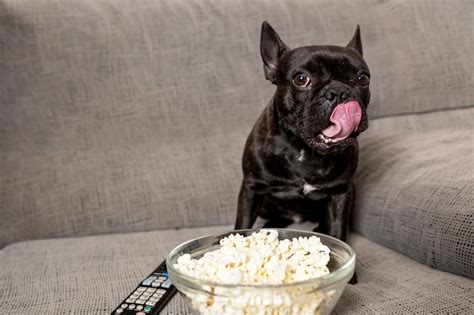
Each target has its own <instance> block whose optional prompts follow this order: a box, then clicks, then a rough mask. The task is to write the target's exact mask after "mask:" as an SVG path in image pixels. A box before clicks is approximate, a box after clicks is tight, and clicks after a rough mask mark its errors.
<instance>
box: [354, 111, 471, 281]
mask: <svg viewBox="0 0 474 315" xmlns="http://www.w3.org/2000/svg"><path fill="white" fill-rule="evenodd" d="M460 117H463V119H464V122H462V121H460V120H459V119H458V118H460ZM472 121H474V109H465V110H457V111H445V112H439V113H432V114H429V115H421V116H418V117H415V116H411V117H410V116H407V117H391V118H384V119H379V120H377V121H375V122H374V123H373V124H372V126H371V127H370V131H369V132H368V133H367V134H366V135H363V136H362V137H361V141H360V142H361V153H360V165H359V168H358V172H357V176H356V180H355V181H356V205H355V209H354V211H353V227H354V229H355V230H356V231H358V232H359V233H361V234H363V235H365V236H366V237H368V238H370V239H372V240H374V241H376V242H378V243H380V244H382V245H385V246H387V247H389V248H392V249H394V250H397V251H399V252H401V253H403V254H405V255H408V256H410V257H412V258H413V259H416V260H418V261H419V262H421V263H424V264H427V265H429V266H431V267H434V268H438V269H442V270H446V271H449V272H454V273H457V274H460V275H464V276H467V277H470V278H474V263H473V261H474V247H473V246H472V244H474V219H473V213H474V128H473V124H472Z"/></svg>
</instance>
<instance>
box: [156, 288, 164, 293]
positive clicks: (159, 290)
mask: <svg viewBox="0 0 474 315" xmlns="http://www.w3.org/2000/svg"><path fill="white" fill-rule="evenodd" d="M156 293H158V294H165V293H166V290H163V289H158V290H156Z"/></svg>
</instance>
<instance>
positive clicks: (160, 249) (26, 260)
mask: <svg viewBox="0 0 474 315" xmlns="http://www.w3.org/2000/svg"><path fill="white" fill-rule="evenodd" d="M231 228H232V227H231V226H217V227H205V228H194V229H180V230H164V231H152V232H142V233H128V234H115V235H104V236H90V237H83V238H69V239H68V238H63V239H53V240H39V241H28V242H21V243H16V244H12V245H10V246H7V247H5V248H4V249H2V250H0V265H1V266H2V268H1V269H0V314H110V312H111V311H112V310H113V309H114V307H116V306H117V305H118V304H119V303H120V302H121V301H122V300H123V299H124V298H125V297H126V296H127V294H128V293H130V292H131V291H132V290H133V289H134V288H135V286H136V284H137V283H138V282H139V281H140V280H142V279H143V278H144V277H145V276H147V275H148V274H149V273H150V272H151V271H152V270H153V269H154V268H155V267H156V266H157V265H158V264H159V263H160V262H161V261H162V259H164V257H165V255H166V254H167V253H168V252H169V251H170V250H171V249H172V248H173V247H175V246H176V245H178V244H179V243H180V242H183V241H186V240H188V239H191V238H194V237H197V236H203V235H208V234H214V233H220V232H224V231H228V230H229V229H231ZM350 242H351V244H352V245H353V246H354V248H355V250H356V252H357V265H356V270H357V273H358V277H359V283H358V284H357V285H355V286H351V285H348V286H347V288H346V291H345V293H344V294H343V296H342V297H341V300H340V301H339V304H338V305H337V306H336V309H335V311H334V313H335V314H381V313H383V314H407V313H451V314H469V313H472V312H474V307H473V305H474V299H473V296H474V295H473V281H472V280H469V279H467V278H464V277H459V276H455V275H452V274H448V273H445V272H441V271H437V270H433V269H431V268H429V267H427V266H424V265H421V264H419V263H417V262H415V261H413V260H411V259H409V258H407V257H405V256H403V255H400V254H397V253H395V252H393V251H391V250H389V249H387V248H384V247H382V246H380V245H377V244H375V243H373V242H371V241H369V240H367V239H366V238H364V237H362V236H359V235H356V234H353V235H351V239H350ZM160 314H175V315H183V314H189V312H188V309H187V308H186V306H185V305H184V304H183V300H182V299H181V298H180V297H179V295H178V296H176V297H175V298H173V299H172V300H171V302H170V304H169V305H168V306H167V307H166V309H165V310H164V311H163V312H161V313H160Z"/></svg>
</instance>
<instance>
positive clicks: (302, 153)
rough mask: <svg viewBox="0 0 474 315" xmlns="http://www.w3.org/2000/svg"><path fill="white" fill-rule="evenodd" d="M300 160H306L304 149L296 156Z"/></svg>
mask: <svg viewBox="0 0 474 315" xmlns="http://www.w3.org/2000/svg"><path fill="white" fill-rule="evenodd" d="M296 160H297V161H298V162H303V161H304V150H301V152H300V154H299V155H298V157H297V158H296Z"/></svg>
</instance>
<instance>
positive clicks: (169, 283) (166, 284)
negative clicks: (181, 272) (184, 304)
mask: <svg viewBox="0 0 474 315" xmlns="http://www.w3.org/2000/svg"><path fill="white" fill-rule="evenodd" d="M171 285H172V283H171V281H170V280H169V279H168V280H166V281H165V282H163V283H162V284H161V287H162V288H166V289H169V288H170V287H171Z"/></svg>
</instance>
